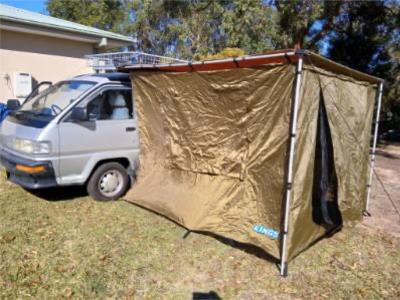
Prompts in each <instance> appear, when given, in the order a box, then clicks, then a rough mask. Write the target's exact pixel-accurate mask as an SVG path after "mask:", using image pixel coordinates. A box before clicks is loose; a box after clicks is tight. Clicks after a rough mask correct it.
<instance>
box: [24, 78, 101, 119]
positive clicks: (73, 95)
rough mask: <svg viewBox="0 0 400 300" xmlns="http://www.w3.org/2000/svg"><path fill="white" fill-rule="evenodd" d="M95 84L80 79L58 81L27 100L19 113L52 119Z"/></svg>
mask: <svg viewBox="0 0 400 300" xmlns="http://www.w3.org/2000/svg"><path fill="white" fill-rule="evenodd" d="M95 84H96V83H95V82H91V81H79V80H72V81H61V82H58V83H56V84H55V85H52V86H50V87H49V88H48V89H46V90H44V91H42V92H41V93H39V94H38V95H37V96H35V97H33V98H32V99H29V100H28V101H27V102H25V103H24V104H23V105H22V106H21V108H20V109H19V110H18V114H23V113H28V114H33V115H35V116H42V117H44V118H46V119H52V118H53V117H54V116H56V115H58V114H59V113H60V112H62V111H63V110H64V109H65V108H66V107H67V106H68V105H69V104H71V103H72V102H74V101H75V100H76V99H77V98H78V97H79V96H80V95H81V94H82V93H84V92H85V91H87V90H88V89H90V88H91V87H93V86H94V85H95Z"/></svg>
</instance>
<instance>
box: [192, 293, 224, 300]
mask: <svg viewBox="0 0 400 300" xmlns="http://www.w3.org/2000/svg"><path fill="white" fill-rule="evenodd" d="M192 299H193V300H220V299H222V298H221V297H220V296H219V295H218V294H217V293H216V292H214V291H210V292H208V293H201V292H194V293H193V298H192Z"/></svg>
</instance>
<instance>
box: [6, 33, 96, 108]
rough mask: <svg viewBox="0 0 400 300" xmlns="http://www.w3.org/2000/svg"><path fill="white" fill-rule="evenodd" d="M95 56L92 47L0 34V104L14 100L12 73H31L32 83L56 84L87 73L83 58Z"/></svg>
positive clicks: (29, 35) (52, 39) (35, 36)
mask: <svg viewBox="0 0 400 300" xmlns="http://www.w3.org/2000/svg"><path fill="white" fill-rule="evenodd" d="M92 53H94V48H93V44H91V43H86V42H79V41H73V40H66V39H60V38H54V37H49V36H40V35H34V34H29V33H21V32H13V31H8V30H0V102H6V101H7V99H9V98H15V95H14V92H13V88H12V80H13V73H14V72H27V73H31V75H32V79H33V82H34V83H35V82H41V81H44V80H48V81H52V82H57V81H59V80H62V79H66V78H69V77H72V76H75V75H79V74H84V73H90V72H92V69H91V68H89V67H87V66H86V60H85V59H84V58H83V56H84V55H86V54H92Z"/></svg>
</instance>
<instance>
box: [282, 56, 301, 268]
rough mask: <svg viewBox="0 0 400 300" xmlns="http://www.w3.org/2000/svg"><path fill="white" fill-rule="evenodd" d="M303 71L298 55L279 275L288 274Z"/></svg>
mask: <svg viewBox="0 0 400 300" xmlns="http://www.w3.org/2000/svg"><path fill="white" fill-rule="evenodd" d="M302 72H303V57H300V58H299V60H298V62H297V69H296V82H295V92H294V99H293V101H294V103H293V104H292V112H291V120H290V141H289V161H288V164H287V173H286V174H287V177H286V193H285V202H284V203H285V206H284V209H285V213H284V216H283V235H282V245H281V262H280V274H281V276H287V274H288V263H287V257H288V253H287V252H288V251H287V241H288V229H289V217H290V201H291V198H292V187H293V165H294V155H295V148H296V131H297V115H298V110H299V101H300V87H301V75H302Z"/></svg>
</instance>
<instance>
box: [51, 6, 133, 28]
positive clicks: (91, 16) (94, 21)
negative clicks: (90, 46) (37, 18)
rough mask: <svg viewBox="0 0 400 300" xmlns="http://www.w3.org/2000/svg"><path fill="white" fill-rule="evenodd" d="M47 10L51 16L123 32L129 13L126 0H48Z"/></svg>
mask: <svg viewBox="0 0 400 300" xmlns="http://www.w3.org/2000/svg"><path fill="white" fill-rule="evenodd" d="M46 5H47V11H48V12H49V14H50V15H51V16H53V17H56V18H60V19H64V20H68V21H72V22H77V23H79V24H83V25H87V26H93V27H96V28H99V29H103V30H108V31H113V32H117V33H125V25H126V22H127V20H128V17H129V14H128V11H126V5H127V1H126V0H96V1H92V0H48V1H47V3H46Z"/></svg>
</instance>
